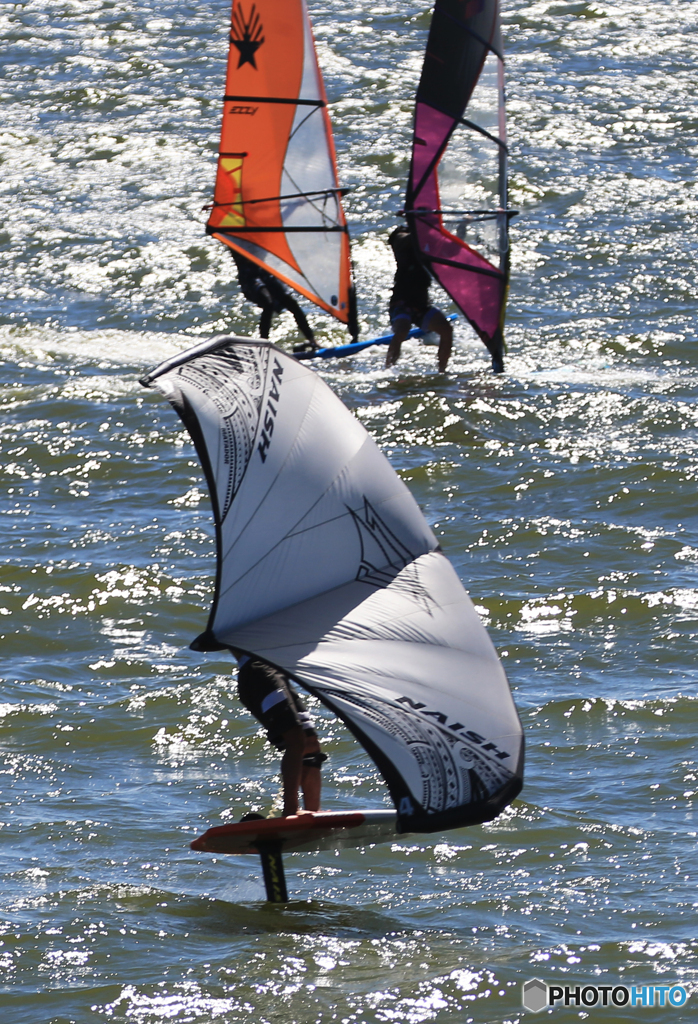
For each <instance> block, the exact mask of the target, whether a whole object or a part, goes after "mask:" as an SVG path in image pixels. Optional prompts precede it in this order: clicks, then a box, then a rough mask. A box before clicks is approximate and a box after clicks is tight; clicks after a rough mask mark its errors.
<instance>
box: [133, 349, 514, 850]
mask: <svg viewBox="0 0 698 1024" xmlns="http://www.w3.org/2000/svg"><path fill="white" fill-rule="evenodd" d="M142 382H143V383H144V384H145V385H146V386H153V387H155V388H158V389H159V390H160V391H162V393H163V394H164V395H165V396H166V397H167V398H168V399H169V400H170V402H171V403H172V404H173V405H174V407H175V409H176V410H177V412H178V413H179V415H180V416H181V418H182V420H183V421H184V423H185V425H186V426H187V428H188V430H189V432H190V434H191V436H192V439H193V441H194V443H195V446H196V449H197V451H198V454H199V457H200V459H201V462H202V465H203V467H204V471H205V473H206V476H207V480H208V484H209V488H210V491H211V499H212V503H213V510H214V516H215V521H216V538H217V549H218V563H217V578H216V591H215V596H214V601H213V606H212V609H211V613H210V617H209V623H208V627H207V629H206V631H205V633H203V634H202V635H201V636H200V637H199V638H198V639H197V640H196V641H195V642H194V644H193V645H192V646H193V647H195V648H196V649H198V650H214V649H221V648H224V647H232V648H235V649H238V650H244V651H248V652H250V653H254V654H257V655H259V656H260V657H262V658H264V659H266V660H267V661H269V662H270V663H272V664H274V665H276V666H278V667H280V668H282V669H283V670H284V671H286V672H288V673H289V675H291V676H292V677H293V678H294V679H295V680H297V682H299V683H300V684H301V685H302V686H303V687H305V688H306V689H307V690H309V691H310V692H311V693H313V694H315V695H316V696H317V697H319V698H320V700H321V701H322V702H323V703H324V704H325V705H326V706H327V707H329V708H331V709H332V710H333V711H334V712H335V713H336V714H337V716H338V717H339V718H341V719H342V720H343V721H344V722H345V723H346V725H347V726H348V727H349V729H350V730H351V731H352V733H353V734H354V735H355V736H356V737H357V739H358V740H359V741H360V742H361V744H362V745H363V746H364V748H365V749H366V750H367V751H368V753H369V754H370V755H371V757H372V758H373V760H374V761H375V762H376V764H377V766H378V768H379V769H380V771H381V773H382V775H383V777H384V778H385V780H386V783H387V785H388V788H389V790H390V794H391V796H392V798H393V801H394V802H395V806H396V808H397V811H398V828H399V829H400V831H403V832H417V831H424V832H430V831H437V830H440V829H444V828H454V827H457V826H460V825H469V824H475V823H477V822H481V821H487V820H490V819H491V818H493V817H495V816H496V815H497V814H498V813H499V812H500V811H501V810H502V809H503V807H505V806H506V805H507V804H508V803H509V802H511V800H513V799H514V797H515V796H516V795H517V794H518V793H519V791H520V789H521V785H522V775H523V735H522V730H521V725H520V722H519V719H518V715H517V713H516V709H515V707H514V703H513V700H512V697H511V693H510V691H509V686H508V683H507V680H506V676H505V675H504V671H503V669H502V667H501V664H500V662H499V659H498V657H497V655H496V653H495V650H494V647H493V646H492V643H491V642H490V640H489V637H488V636H487V633H486V631H485V629H484V627H483V625H482V623H481V622H480V620H479V618H478V616H477V613H476V612H475V609H474V608H473V605H472V603H471V601H470V599H469V598H468V596H467V594H466V593H465V591H464V590H463V587H462V585H461V583H460V581H459V579H458V577H457V575H456V573H455V571H454V570H453V568H452V566H451V564H450V562H449V561H448V560H447V559H446V558H445V557H444V555H443V554H442V553H441V552H440V550H439V548H438V544H437V542H436V539H435V537H434V536H433V534H432V532H431V530H430V529H429V527H428V525H427V523H426V521H425V519H424V517H423V516H422V513H421V512H420V510H419V508H418V506H417V504H416V502H415V501H414V499H413V498H412V496H411V494H410V493H409V491H408V490H407V488H406V487H405V485H404V484H403V483H402V481H401V480H400V479H399V478H398V476H397V474H396V473H395V472H394V470H393V469H392V467H391V466H390V463H389V462H388V461H387V459H386V458H385V457H384V456H383V455H382V454H381V453H380V451H379V450H378V448H377V447H376V445H375V443H374V442H373V441H372V439H371V438H370V437H369V435H368V434H367V432H366V431H365V430H364V428H363V427H362V426H361V425H360V424H359V423H358V421H357V420H356V419H355V418H354V417H353V416H352V415H351V413H350V412H349V411H348V409H346V407H345V406H344V405H343V404H342V402H341V401H340V400H339V399H338V398H337V397H336V396H335V395H334V393H333V392H332V391H331V390H330V389H329V388H328V387H327V385H325V384H324V382H323V381H322V380H321V379H320V378H319V377H318V376H317V375H316V374H315V373H313V371H311V370H308V369H306V368H305V367H304V366H303V365H302V364H300V363H298V362H297V361H296V360H294V359H293V358H292V357H290V356H288V355H287V354H285V353H284V352H282V351H281V350H279V349H277V348H275V347H274V346H273V345H271V344H269V343H268V342H254V341H250V340H249V339H244V338H222V339H217V340H215V341H213V342H211V343H206V344H204V345H201V346H198V347H197V348H195V349H192V350H191V351H189V352H187V353H184V354H183V355H182V356H180V357H179V358H177V359H175V360H172V361H170V362H168V363H165V364H163V365H162V366H160V367H158V368H157V369H156V370H154V371H153V372H152V373H151V374H149V375H148V376H147V377H145V378H143V381H142Z"/></svg>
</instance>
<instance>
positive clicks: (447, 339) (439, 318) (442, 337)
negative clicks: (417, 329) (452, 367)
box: [422, 307, 453, 373]
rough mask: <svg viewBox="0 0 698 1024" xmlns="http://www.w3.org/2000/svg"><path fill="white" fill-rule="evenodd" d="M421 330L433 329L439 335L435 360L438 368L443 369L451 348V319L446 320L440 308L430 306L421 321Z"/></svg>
mask: <svg viewBox="0 0 698 1024" xmlns="http://www.w3.org/2000/svg"><path fill="white" fill-rule="evenodd" d="M422 330H424V331H433V332H434V333H435V334H438V336H439V351H438V354H437V361H438V365H439V370H440V371H441V372H442V373H443V371H444V370H445V369H446V367H447V366H448V361H449V359H450V358H451V350H452V349H453V327H452V326H451V321H450V320H447V319H446V317H445V316H444V315H443V313H442V312H441V310H440V309H436V308H435V307H432V308H431V309H430V310H429V311H428V312H427V315H426V316H425V318H424V320H423V321H422Z"/></svg>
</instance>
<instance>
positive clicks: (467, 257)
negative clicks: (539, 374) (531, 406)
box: [405, 0, 514, 369]
mask: <svg viewBox="0 0 698 1024" xmlns="http://www.w3.org/2000/svg"><path fill="white" fill-rule="evenodd" d="M504 98H505V97H504V56H503V52H502V38H501V30H500V19H499V0H436V4H435V6H434V14H433V17H432V21H431V28H430V30H429V38H428V42H427V49H426V54H425V57H424V66H423V68H422V75H421V79H420V82H419V87H418V89H417V97H416V104H415V115H414V136H413V144H412V161H411V165H410V173H409V180H408V185H407V196H406V202H405V215H406V217H407V220H408V223H409V225H410V228H411V230H412V236H413V241H414V243H415V246H416V248H417V249H418V251H419V254H420V256H421V258H422V260H423V262H424V263H425V265H426V266H427V267H428V269H429V270H430V271H431V273H432V274H433V275H434V277H435V278H436V280H437V281H438V282H439V284H441V285H442V286H443V288H444V289H445V290H446V291H447V292H448V294H449V295H450V296H451V298H452V299H453V301H454V302H455V303H456V305H457V306H458V308H459V309H460V310H461V311H462V313H463V315H464V316H465V317H466V319H467V320H468V321H469V322H470V324H471V325H472V326H473V328H474V329H475V331H476V332H477V333H478V335H479V336H480V338H481V339H482V341H483V342H484V343H485V345H486V346H487V348H488V349H489V350H490V352H491V353H492V356H493V366H495V369H497V368H500V367H499V366H498V365H496V363H497V361H498V362H499V363H501V359H502V353H503V349H504V335H503V331H504V315H505V306H506V296H507V288H508V282H509V219H510V217H512V216H513V215H514V212H513V211H511V210H509V209H508V199H507V153H508V151H507V145H506V121H505V110H504ZM466 108H469V111H468V112H469V115H470V117H469V118H466V117H465V116H464V115H465V111H466ZM450 157H453V158H454V161H455V163H456V164H457V167H456V168H455V169H454V170H453V171H450V169H449V168H448V166H447V164H448V161H449V158H450ZM442 161H443V163H442ZM440 167H441V172H442V173H441V181H440V180H439V173H438V172H439V169H440ZM444 200H446V201H447V202H448V203H449V204H452V205H455V208H452V209H448V208H444V206H443V201H444ZM490 203H491V206H488V204H490ZM464 207H467V208H464ZM481 250H482V251H481Z"/></svg>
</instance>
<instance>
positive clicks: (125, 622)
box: [0, 0, 698, 1024]
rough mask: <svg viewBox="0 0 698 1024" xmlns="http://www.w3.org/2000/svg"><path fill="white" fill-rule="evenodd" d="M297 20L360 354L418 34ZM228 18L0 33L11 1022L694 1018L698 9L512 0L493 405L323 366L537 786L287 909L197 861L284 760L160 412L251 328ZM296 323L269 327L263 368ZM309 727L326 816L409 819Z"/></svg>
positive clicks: (0, 1002) (468, 371) (326, 722)
mask: <svg viewBox="0 0 698 1024" xmlns="http://www.w3.org/2000/svg"><path fill="white" fill-rule="evenodd" d="M248 6H249V4H248V5H246V4H245V3H244V2H243V3H242V8H243V10H245V11H246V10H247V7H248ZM310 10H311V15H312V18H313V22H314V26H315V32H316V38H317V46H318V53H319V59H320V63H321V66H322V69H323V73H324V76H325V82H326V87H327V92H328V98H329V101H330V104H331V113H332V119H333V122H334V125H335V131H336V143H337V151H338V161H339V169H340V177H341V180H342V183H343V184H344V185H346V186H347V187H348V188H349V189H350V192H349V195H348V196H347V199H346V207H347V213H348V218H349V220H350V223H351V227H352V236H353V240H354V260H355V264H356V272H357V280H358V292H359V307H360V319H361V324H362V332H363V336H364V337H366V336H371V335H372V334H374V335H375V334H381V333H384V332H385V330H386V327H387V323H386V303H387V299H388V296H389V293H390V287H391V280H392V271H393V264H392V258H391V255H390V252H389V250H388V248H387V246H386V244H385V241H386V238H387V234H388V233H389V231H390V230H391V229H392V228H393V227H394V226H395V224H396V223H397V222H398V218H397V211H398V210H399V208H400V206H401V205H402V197H403V189H404V182H405V178H406V173H407V168H408V159H409V140H410V131H411V116H412V104H413V96H414V90H415V87H416V83H417V81H418V77H419V71H420V67H421V61H422V56H423V50H424V46H425V42H426V33H427V31H428V24H429V16H430V13H429V6H428V4H418V3H416V2H415V0H393V2H391V3H374V2H371V3H368V2H367V0H362V2H357V0H353V2H352V0H349V2H339V0H313V2H312V3H311V5H310ZM229 16H230V11H229V4H228V0H196V2H194V0H190V2H183V3H177V4H175V3H172V2H171V0H159V2H155V0H151V2H148V0H79V2H73V0H24V2H17V3H4V4H2V6H0V24H1V25H2V44H1V45H2V72H1V75H2V113H3V119H2V136H1V139H0V158H1V160H2V163H1V166H0V196H1V198H0V202H1V206H2V224H1V226H0V232H1V234H2V257H1V260H0V275H1V284H2V287H1V289H0V346H1V347H2V354H3V358H4V366H3V389H2V401H3V412H4V415H3V418H2V422H1V424H0V430H1V435H0V436H1V443H2V478H1V479H2V491H3V503H2V506H0V511H1V512H2V518H1V520H0V523H1V529H2V534H1V537H2V552H3V564H2V575H1V577H0V623H1V625H2V637H3V642H2V646H3V655H4V657H3V667H2V696H1V698H0V715H1V716H2V720H1V725H0V746H1V749H2V760H1V762H0V763H1V764H2V768H1V772H2V774H1V776H0V778H1V790H0V799H1V805H2V806H1V812H0V824H1V828H0V837H1V839H2V846H1V847H0V849H1V851H2V852H1V865H2V914H1V915H0V929H1V933H0V964H1V965H2V980H1V982H0V1008H1V1011H2V1020H3V1022H9V1024H20V1022H22V1024H24V1022H26V1024H43V1022H51V1024H68V1022H76V1024H83V1022H87V1021H89V1022H93V1021H94V1022H99V1021H105V1022H107V1021H109V1022H129V1024H130V1022H135V1024H161V1022H163V1024H164V1022H174V1024H184V1022H196V1024H208V1022H214V1021H215V1022H219V1021H220V1022H225V1024H234V1022H238V1021H247V1020H251V1021H255V1022H260V1024H267V1022H269V1024H271V1022H282V1021H284V1022H285V1021H294V1022H299V1024H317V1022H323V1024H325V1022H331V1021H332V1022H337V1024H350V1022H351V1024H374V1022H391V1024H421V1022H431V1021H434V1022H447V1021H448V1022H449V1024H461V1022H462V1024H467V1022H474V1024H505V1022H506V1024H514V1022H519V1021H521V1020H523V1018H524V1017H525V1016H526V1015H527V1012H526V1011H525V1010H524V1009H523V1007H522V998H521V986H522V983H523V982H525V981H527V980H529V979H532V978H539V979H541V980H543V981H544V982H545V983H546V984H551V985H553V984H555V985H563V986H564V985H567V986H568V987H570V989H571V991H572V992H574V989H575V987H576V986H581V987H582V988H583V987H585V986H590V985H593V984H598V985H612V986H613V985H615V986H618V985H627V986H632V985H635V986H642V985H650V984H651V985H670V986H684V988H685V991H686V992H687V993H688V1001H687V1002H686V1003H685V1005H683V1006H682V1007H676V1008H675V1007H671V1006H665V1007H664V1008H660V1007H658V1006H657V1007H655V1008H650V1007H644V1008H643V1007H641V1006H638V1007H636V1008H635V1009H633V1008H632V1006H628V1007H627V1008H625V1009H619V1008H617V1007H615V1006H608V1007H606V1008H604V1007H603V1006H601V1005H597V1006H595V1007H592V1008H589V1007H585V1006H575V1005H571V1006H570V1007H568V1008H567V1009H564V1008H562V1009H555V1010H553V1011H552V1013H553V1014H554V1015H555V1014H557V1016H558V1017H559V1018H560V1019H561V1020H569V1019H573V1018H574V1019H580V1018H581V1019H586V1018H589V1019H590V1020H592V1021H594V1022H599V1024H606V1022H609V1021H616V1020H625V1019H631V1018H633V1017H634V1016H637V1017H638V1018H640V1019H642V1020H644V1021H647V1022H654V1021H660V1020H661V1021H668V1020H675V1021H692V1020H695V1011H694V1010H693V1008H692V1003H693V1001H694V999H696V998H698V994H697V995H695V996H694V995H693V992H694V988H693V986H694V984H695V978H696V965H697V954H698V946H697V943H696V923H697V918H696V909H697V907H698V891H697V889H696V879H697V878H698V870H697V869H696V837H697V833H698V821H697V820H696V817H695V814H694V805H695V802H696V799H697V797H698V757H697V755H696V740H695V737H696V733H697V732H698V707H697V699H696V691H695V686H696V680H697V676H698V672H697V670H696V658H695V634H696V618H697V610H698V593H697V591H696V567H697V565H698V536H697V534H696V515H695V498H694V494H695V480H696V476H697V475H698V458H697V456H698V438H697V432H696V427H697V419H698V415H697V413H696V404H695V399H696V391H697V389H698V356H697V355H696V346H695V260H696V217H695V214H696V168H695V132H696V127H697V117H696V108H695V97H694V90H695V67H696V60H697V58H698V52H697V51H698V32H697V28H698V26H697V24H696V21H697V10H696V5H695V4H693V3H690V2H686V0H658V2H656V3H654V4H651V5H649V4H646V3H645V2H644V0H598V2H588V3H587V2H582V0H574V2H552V3H547V2H536V3H530V2H523V0H505V3H504V11H503V30H504V40H505V48H506V55H507V81H508V113H509V138H510V148H511V204H512V206H513V207H514V208H516V209H518V210H519V211H520V214H519V216H518V217H517V218H516V220H515V221H514V222H513V224H512V282H511V293H510V298H509V313H508V329H507V341H508V348H509V351H508V355H507V358H506V370H505V373H504V374H502V375H500V376H494V375H492V373H491V371H490V370H489V363H488V359H487V353H486V351H485V349H484V347H483V346H482V344H481V342H480V341H479V340H478V339H477V338H476V337H475V336H474V334H473V332H472V331H471V330H470V329H469V328H468V327H467V326H465V325H464V324H463V323H462V321H461V323H460V324H459V326H458V327H457V329H456V342H455V352H454V356H453V359H452V362H451V365H450V367H449V372H448V373H447V374H443V375H438V374H437V373H436V372H435V362H436V352H435V350H434V348H432V347H428V346H425V345H422V344H419V343H418V342H408V343H406V344H405V347H404V354H403V358H402V360H401V362H400V363H399V364H398V366H397V367H395V368H393V369H391V370H389V371H387V370H385V369H384V367H383V360H384V354H385V350H384V349H383V350H367V351H366V352H364V353H362V354H361V355H360V356H358V357H356V358H354V359H352V360H351V361H348V360H347V361H343V362H339V363H337V365H332V364H329V363H326V364H323V365H321V366H319V367H318V372H319V373H321V374H322V376H323V377H324V378H325V379H326V380H327V381H328V383H329V384H330V385H331V386H332V387H333V388H334V389H335V390H336V391H337V393H338V394H339V395H340V396H341V397H342V399H343V400H344V401H345V402H346V403H347V404H348V405H349V407H350V408H351V409H352V410H353V411H354V412H355V414H356V415H357V416H358V417H359V419H360V420H361V422H362V423H363V424H364V425H365V426H366V428H367V429H368V430H369V431H370V432H371V434H372V435H373V436H374V437H375V438H376V440H377V442H378V444H379V445H380V446H381V448H382V450H383V451H384V452H385V454H386V455H387V456H388V457H389V458H390V460H391V461H392V463H393V465H394V466H395V467H396V469H397V470H398V472H399V473H400V475H401V476H402V478H403V479H404V480H405V481H406V483H407V484H408V486H409V487H410V488H411V489H412V492H413V493H414V495H415V497H416V498H417V500H418V501H419V503H420V505H421V507H422V508H423V509H424V512H425V515H426V516H427V518H428V520H429V522H430V524H431V526H432V527H433V529H434V531H435V533H436V535H437V536H438V538H439V541H440V543H441V544H442V545H443V548H444V550H445V551H446V553H447V554H448V555H449V557H450V558H451V559H452V560H453V562H454V564H455V565H456V567H457V569H458V572H459V573H460V575H461V578H462V579H463V581H464V583H465V585H466V587H467V588H468V590H469V592H470V594H471V596H472V598H473V600H474V602H475V604H476V606H477V607H478V609H479V611H480V614H481V616H482V618H483V620H484V621H485V623H486V624H487V627H488V629H489V632H490V635H491V637H492V639H493V641H494V643H495V645H496V647H497V649H498V651H499V654H500V656H501V658H502V661H503V664H504V665H505V667H506V670H507V673H508V676H509V679H510V682H511V686H512V690H513V693H514V697H515V700H516V703H517V706H518V708H519V710H520V713H521V717H522V720H523V725H524V729H525V734H526V740H527V747H528V761H527V772H526V783H525V788H524V790H523V793H522V795H521V798H520V799H518V800H517V801H516V802H515V803H514V804H513V806H511V807H510V808H508V809H507V810H506V811H505V812H504V813H503V814H502V815H500V817H499V818H498V819H497V820H496V821H494V822H492V823H490V824H487V825H483V826H480V827H476V828H470V829H463V830H457V831H453V832H447V833H443V834H441V835H435V836H424V837H415V838H410V839H404V840H402V841H400V842H396V843H395V844H393V845H392V846H377V847H374V848H372V849H367V850H365V851H357V852H354V851H344V852H342V853H341V854H340V855H337V856H335V855H333V854H321V855H315V856H314V855H307V854H298V855H293V856H287V857H286V870H287V878H288V885H289V890H290V895H291V902H290V903H289V904H288V905H287V906H283V907H278V906H271V905H268V904H265V902H264V891H263V888H262V883H261V880H260V872H259V866H258V864H257V862H256V858H232V857H229V858H225V857H211V856H207V855H199V854H195V853H193V852H191V851H190V850H189V846H188V844H189V842H190V841H191V839H192V838H193V837H194V836H195V835H197V834H198V833H199V832H201V831H202V830H203V829H204V828H206V827H207V826H209V825H212V824H220V823H222V822H225V821H231V820H233V819H234V818H236V817H238V816H239V814H240V813H242V812H244V811H246V810H249V809H254V810H261V811H262V812H264V813H266V812H268V811H269V810H270V809H271V808H272V807H273V806H274V804H275V802H276V801H277V799H278V787H279V782H278V757H277V755H276V754H275V753H274V751H272V750H271V748H269V747H268V746H267V745H265V742H264V738H263V735H262V733H261V731H260V729H259V728H258V727H257V725H256V723H255V722H254V721H253V720H252V719H251V718H250V717H249V716H248V715H247V714H246V713H244V712H242V710H241V708H240V705H239V704H238V701H237V699H236V697H235V689H234V678H233V670H232V662H231V660H230V659H228V658H226V657H225V656H224V655H206V656H202V655H199V654H194V653H193V652H191V651H189V650H188V648H187V644H188V643H189V641H190V640H191V639H192V638H193V637H194V636H196V635H197V634H198V633H199V632H200V631H201V630H202V628H203V627H204V626H205V623H206V618H207V613H208V608H209V605H210V600H211V589H212V580H213V573H214V547H213V536H212V524H211V514H210V507H209V503H208V498H207V496H206V489H205V483H204V480H203V477H202V474H201V470H200V468H199V465H198V462H197V459H196V457H195V455H194V452H193V449H192V445H191V443H190V441H189V439H188V437H187V435H186V434H185V432H184V430H183V429H182V427H181V425H180V423H179V421H178V420H177V418H176V416H175V414H174V413H173V411H172V410H171V408H170V407H169V406H168V405H167V403H165V402H164V401H163V400H162V399H161V398H159V397H158V395H157V394H154V393H149V392H146V391H144V390H143V389H142V388H140V387H139V385H138V383H137V379H138V377H139V375H141V374H142V373H143V371H144V370H145V369H147V368H150V367H152V366H154V365H155V364H157V363H158V362H159V361H160V360H162V359H163V358H165V357H168V356H171V355H173V354H175V353H177V352H179V351H181V350H183V349H184V348H186V347H189V346H190V345H192V344H194V343H196V342H198V341H201V340H203V339H205V338H208V337H211V336H213V335H215V334H216V333H220V332H223V331H234V332H236V333H254V332H255V330H256V324H257V312H258V311H256V310H255V309H254V308H252V307H250V306H249V305H248V304H246V303H245V302H243V301H242V300H241V297H240V295H239V293H238V290H237V286H236V284H235V279H234V266H233V263H232V260H230V258H229V257H228V256H227V254H226V253H225V252H224V250H223V247H222V246H220V245H219V244H218V243H217V242H215V241H213V240H209V239H207V238H206V237H205V234H204V229H203V225H204V222H205V218H206V214H205V212H202V207H203V206H204V205H205V204H206V203H207V202H210V200H211V193H212V183H213V179H214V173H215V157H216V149H217V141H218V140H217V136H218V131H219V118H220V111H221V96H222V92H223V76H224V69H225V59H226V49H227V33H228V23H229ZM435 297H436V295H435ZM439 301H440V302H441V303H442V306H443V308H444V309H445V310H446V311H450V309H451V307H450V306H449V305H448V304H447V300H446V298H445V296H440V297H439ZM309 313H310V316H311V320H312V322H313V325H314V327H315V329H316V331H317V334H318V338H319V340H320V341H321V342H323V343H327V344H337V343H340V342H341V341H343V340H345V335H344V333H343V331H342V328H341V327H340V326H338V325H336V324H334V323H332V322H330V320H329V318H327V317H325V316H324V314H321V313H314V312H311V311H310V310H309ZM294 330H295V328H294V324H293V321H292V319H291V318H290V316H289V315H288V314H284V315H283V316H281V317H279V318H277V320H276V321H275V327H274V334H273V338H274V340H275V341H277V342H278V343H279V344H281V345H290V344H291V343H292V342H293V341H294V340H296V338H295V333H294ZM317 714H318V719H319V727H320V731H321V733H322V736H323V743H324V746H325V748H326V749H327V751H328V753H329V754H330V759H329V761H328V763H327V765H326V767H325V770H324V787H325V788H324V803H325V806H326V807H335V808H350V807H357V806H369V807H384V806H387V805H388V799H387V796H386V790H385V787H384V785H383V783H382V781H381V778H380V777H379V775H378V773H377V771H376V770H375V768H374V767H373V766H372V764H371V763H370V761H369V760H368V758H367V757H366V755H365V754H364V753H363V752H362V750H361V749H360V748H359V747H358V746H357V745H356V743H355V742H354V741H353V740H352V739H351V738H350V736H349V735H348V734H347V732H346V730H345V729H344V727H343V726H341V724H339V723H337V722H336V721H335V720H334V719H332V717H331V716H329V714H327V713H326V712H324V711H323V710H322V709H321V708H320V709H317ZM580 991H581V989H580Z"/></svg>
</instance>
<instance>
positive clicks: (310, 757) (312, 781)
mask: <svg viewBox="0 0 698 1024" xmlns="http://www.w3.org/2000/svg"><path fill="white" fill-rule="evenodd" d="M325 759H326V755H325V754H323V753H322V751H321V749H320V741H319V740H318V738H317V736H314V735H312V734H311V733H307V732H306V734H305V748H304V751H303V773H302V775H301V789H302V790H303V806H304V807H305V809H306V811H319V810H320V791H321V789H322V777H321V773H320V764H319V762H320V761H321V760H325ZM309 762H314V763H309Z"/></svg>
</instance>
